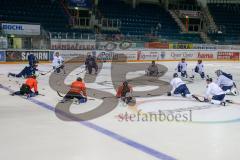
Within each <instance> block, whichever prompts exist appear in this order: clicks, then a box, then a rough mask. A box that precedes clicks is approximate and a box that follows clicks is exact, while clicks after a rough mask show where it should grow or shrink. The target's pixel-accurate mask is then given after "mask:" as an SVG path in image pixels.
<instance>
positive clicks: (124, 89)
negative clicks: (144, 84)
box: [116, 81, 133, 104]
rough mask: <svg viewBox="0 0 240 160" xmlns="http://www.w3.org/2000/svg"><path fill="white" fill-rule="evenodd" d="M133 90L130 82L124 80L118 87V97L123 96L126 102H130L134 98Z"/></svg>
mask: <svg viewBox="0 0 240 160" xmlns="http://www.w3.org/2000/svg"><path fill="white" fill-rule="evenodd" d="M132 92H133V90H132V87H131V86H130V85H129V84H128V82H127V81H124V82H123V83H122V85H120V86H119V87H118V89H117V95H116V97H117V98H121V100H122V101H124V102H125V103H126V104H128V103H130V102H131V101H132V100H133V96H132V95H133V94H132Z"/></svg>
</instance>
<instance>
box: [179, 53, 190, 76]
mask: <svg viewBox="0 0 240 160" xmlns="http://www.w3.org/2000/svg"><path fill="white" fill-rule="evenodd" d="M177 71H178V72H179V73H181V76H182V77H185V78H187V77H188V75H187V63H186V61H185V58H182V59H181V62H179V63H178V65H177Z"/></svg>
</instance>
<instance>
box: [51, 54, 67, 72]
mask: <svg viewBox="0 0 240 160" xmlns="http://www.w3.org/2000/svg"><path fill="white" fill-rule="evenodd" d="M52 65H53V70H54V72H55V73H60V71H61V69H62V70H63V73H64V74H65V70H64V60H63V58H62V56H60V55H59V52H56V53H55V56H54V57H53V61H52Z"/></svg>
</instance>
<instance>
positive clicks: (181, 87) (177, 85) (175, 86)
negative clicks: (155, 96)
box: [168, 73, 192, 98]
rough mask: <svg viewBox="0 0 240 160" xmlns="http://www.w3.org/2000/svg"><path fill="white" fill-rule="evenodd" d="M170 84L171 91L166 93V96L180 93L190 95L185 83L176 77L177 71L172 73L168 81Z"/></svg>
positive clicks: (184, 95)
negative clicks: (171, 77)
mask: <svg viewBox="0 0 240 160" xmlns="http://www.w3.org/2000/svg"><path fill="white" fill-rule="evenodd" d="M170 84H171V86H172V91H171V92H169V93H168V96H171V95H173V96H178V95H181V96H183V97H188V98H189V97H191V96H192V95H191V94H190V92H189V90H188V88H187V85H186V84H185V83H184V82H183V81H182V80H181V78H179V77H178V74H177V73H174V74H173V79H172V80H171V82H170Z"/></svg>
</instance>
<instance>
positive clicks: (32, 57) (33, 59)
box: [28, 53, 38, 66]
mask: <svg viewBox="0 0 240 160" xmlns="http://www.w3.org/2000/svg"><path fill="white" fill-rule="evenodd" d="M28 63H29V66H34V65H36V64H37V63H38V59H37V57H36V56H35V55H34V54H33V53H31V54H29V55H28Z"/></svg>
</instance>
